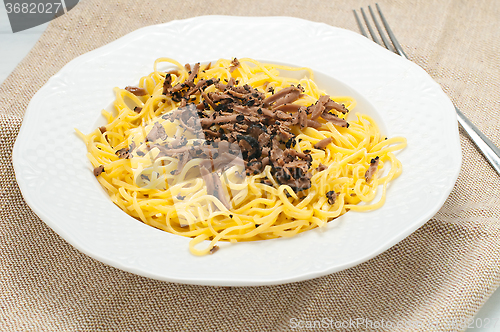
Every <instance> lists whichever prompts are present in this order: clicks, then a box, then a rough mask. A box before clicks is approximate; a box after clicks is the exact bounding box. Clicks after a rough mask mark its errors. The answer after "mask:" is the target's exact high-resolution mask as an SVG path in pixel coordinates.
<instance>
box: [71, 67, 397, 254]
mask: <svg viewBox="0 0 500 332" xmlns="http://www.w3.org/2000/svg"><path fill="white" fill-rule="evenodd" d="M166 64H168V66H170V68H172V65H174V66H175V67H176V68H175V69H172V70H167V72H165V71H160V70H159V69H158V68H159V67H160V65H166ZM197 68H199V71H198V73H197V75H195V76H192V72H191V67H190V66H189V65H186V66H183V65H181V64H180V63H178V62H177V61H175V60H173V59H169V58H159V59H157V60H156V61H155V63H154V71H153V72H152V73H150V74H149V75H147V76H144V77H142V78H141V79H140V80H139V84H138V85H137V87H136V88H131V87H127V88H126V89H122V88H115V94H116V99H115V101H114V108H115V112H113V113H110V112H107V111H105V110H103V111H102V114H103V115H104V117H105V118H106V120H107V124H106V125H105V126H103V127H100V128H98V129H96V130H94V131H93V132H91V133H90V134H88V135H85V134H82V133H81V132H80V131H78V130H76V131H77V133H78V135H79V136H80V137H81V138H82V139H83V140H84V142H85V144H86V146H87V149H88V153H87V156H88V158H89V160H90V162H91V163H92V165H93V167H94V175H96V178H97V180H98V181H99V183H100V184H101V185H102V186H103V187H104V188H105V190H106V191H107V192H108V194H109V195H110V198H111V200H112V201H113V202H114V203H115V204H116V205H117V206H119V207H120V208H121V209H122V210H123V211H125V212H126V213H128V214H129V215H131V216H132V217H134V218H136V219H139V220H141V221H142V222H144V223H145V224H148V225H151V226H154V227H156V228H159V229H161V230H164V231H167V232H170V233H173V234H177V235H182V236H186V237H191V238H192V240H191V241H190V245H189V249H190V251H191V252H192V253H193V254H195V255H205V254H208V253H213V252H215V251H216V250H217V249H218V246H217V245H216V244H217V242H218V241H230V242H239V241H253V240H264V239H274V238H279V237H291V236H294V235H296V234H298V233H300V232H304V231H307V230H310V229H313V228H316V227H323V226H325V225H326V224H327V223H328V222H329V221H331V220H333V219H334V218H337V217H339V216H341V215H343V214H344V213H346V212H347V211H349V210H352V211H370V210H374V209H378V208H380V207H381V206H382V205H383V204H384V202H385V195H386V188H387V185H388V183H389V182H390V181H391V180H393V179H395V178H397V177H398V176H399V175H400V174H401V171H402V166H401V163H400V161H399V160H398V159H397V158H396V157H395V155H394V153H393V152H394V151H397V150H401V149H403V148H404V147H405V146H406V139H405V138H403V137H393V138H387V137H385V136H383V135H382V134H381V133H380V131H379V129H378V127H377V125H376V123H375V122H374V121H373V119H371V118H370V117H369V116H367V115H363V114H359V113H356V114H355V119H351V118H349V123H348V125H347V127H344V126H338V125H336V124H335V123H334V122H331V121H326V120H324V119H322V118H318V119H317V120H316V121H317V122H319V123H320V124H321V125H320V126H318V125H316V126H305V127H302V126H299V125H296V126H293V127H292V128H291V132H292V133H293V135H294V138H293V140H294V142H292V143H293V144H291V145H290V146H287V147H288V148H290V149H294V150H295V151H296V152H297V155H303V154H304V153H307V154H310V155H311V157H312V160H310V161H309V164H310V168H309V169H308V172H309V173H310V174H308V177H309V178H310V186H309V187H305V188H302V189H297V188H294V187H293V186H290V185H288V184H283V183H282V182H280V181H279V180H277V178H276V175H275V173H273V172H274V170H273V167H272V165H269V164H268V165H266V166H265V167H262V170H261V171H254V172H253V173H248V170H247V175H246V176H245V173H244V172H245V168H244V165H243V164H242V163H240V164H238V163H234V164H229V165H226V167H225V168H224V170H223V171H221V170H220V169H219V170H214V168H213V167H212V174H213V175H212V176H215V178H212V177H210V176H211V175H210V174H209V175H208V177H207V175H206V174H205V176H200V165H203V163H205V165H207V161H206V160H205V161H204V160H203V159H202V158H191V159H189V160H187V161H186V160H184V161H181V160H182V158H180V157H179V156H176V155H175V154H169V153H168V151H167V152H165V151H163V150H164V149H163V150H162V148H161V146H160V145H156V147H153V148H151V145H148V144H150V143H151V141H152V139H149V140H148V133H152V132H153V131H155V130H158V129H159V130H160V131H161V132H162V133H163V132H164V135H163V137H162V139H163V141H164V142H166V143H168V144H169V145H168V144H167V145H165V146H173V144H174V143H175V142H176V143H179V140H183V142H182V144H181V145H184V146H190V147H194V146H196V145H198V144H203V140H204V135H203V132H202V135H199V134H200V132H197V133H196V132H189V131H188V130H186V129H185V127H183V125H182V124H181V123H180V122H179V121H181V120H172V119H171V118H169V117H166V116H165V115H168V114H174V113H173V112H175V111H176V110H177V109H179V108H180V107H185V106H186V100H178V99H176V98H172V97H171V96H169V95H166V94H165V90H166V86H168V87H173V89H174V90H175V89H176V86H177V85H178V86H179V87H180V86H181V84H182V83H184V82H186V81H187V80H189V79H191V82H194V84H196V83H198V82H199V83H200V84H201V82H202V81H201V80H210V79H213V78H218V79H220V82H222V83H227V84H228V85H230V84H231V83H228V82H233V84H234V86H241V87H243V86H245V85H248V86H250V87H251V88H253V89H255V90H257V91H258V92H259V93H262V94H263V96H264V98H268V97H270V96H272V95H273V94H276V93H278V92H279V91H280V90H283V89H286V88H287V87H291V86H294V87H299V88H300V89H301V91H302V92H301V94H300V97H299V98H298V99H297V100H295V101H294V102H293V104H296V105H299V106H303V109H305V107H309V106H311V105H313V104H314V103H316V102H317V101H318V99H319V98H320V97H321V96H325V95H326V93H325V92H324V91H321V90H320V89H319V88H318V87H317V86H316V84H315V83H314V75H313V72H312V71H311V70H310V69H308V68H295V67H287V66H282V65H274V64H267V63H260V62H258V61H255V60H253V59H248V58H245V59H238V60H236V59H233V60H228V59H220V60H218V61H217V62H215V63H210V64H202V65H198V67H197ZM280 71H281V72H285V71H286V72H301V73H306V74H305V75H304V77H303V78H301V79H296V78H291V77H283V76H282V75H281V74H280ZM190 75H191V76H190ZM289 76H293V75H289ZM193 77H195V78H194V81H193ZM166 79H168V80H171V84H170V83H169V82H170V81H168V82H165V81H166ZM200 84H199V85H200ZM192 85H193V84H191V86H192ZM185 86H186V87H187V88H189V86H187V85H185ZM200 90H201V89H200ZM137 91H139V93H137ZM213 91H216V87H215V85H208V86H206V87H205V89H204V91H202V93H203V92H204V93H210V92H213ZM252 91H254V90H252ZM141 92H142V93H141ZM212 96H213V95H212ZM205 97H206V96H205ZM203 98H204V96H202V95H201V94H200V93H198V94H196V95H193V96H191V97H190V99H189V100H188V102H192V103H193V104H196V105H203ZM330 98H331V100H333V101H335V102H336V103H338V104H343V105H344V106H345V108H346V109H347V110H349V111H352V110H354V109H355V106H356V101H355V100H354V99H353V98H351V97H348V96H339V97H330ZM204 106H205V107H206V109H207V112H208V114H211V113H213V112H215V111H214V110H213V107H212V106H214V105H213V104H212V105H207V104H206V103H205V105H204ZM299 106H297V107H299ZM259 112H260V109H259ZM335 113H336V114H334V115H335V117H338V118H339V119H344V118H346V116H347V114H343V113H341V112H335ZM259 114H260V113H259ZM289 114H292V116H293V110H292V111H291V112H290V113H289ZM304 114H305V113H304ZM213 117H214V118H215V115H214V116H213ZM288 117H289V116H288ZM325 117H326V116H325ZM201 121H204V120H203V119H201ZM206 121H208V120H206ZM306 121H307V120H306ZM190 123H191V125H192V124H193V121H191V122H190ZM160 126H161V128H160ZM234 126H236V124H234ZM211 128H212V130H214V132H216V131H219V132H221V133H222V132H223V130H222V129H221V128H223V125H222V123H215V124H214V125H213V126H212V127H211ZM224 128H227V127H224ZM153 139H155V137H153ZM325 139H326V140H325ZM200 142H201V143H200ZM318 142H322V144H318ZM325 142H326V144H324V143H325ZM244 144H245V143H244ZM318 145H326V146H321V147H318ZM283 149H285V148H283ZM162 151H163V152H162ZM175 151H177V150H175ZM179 151H181V150H179ZM240 156H241V155H240ZM235 160H240V161H241V159H238V158H236V159H235ZM375 161H376V162H375ZM245 165H248V163H247V162H246V161H245ZM212 166H213V161H212ZM207 168H208V169H210V165H208V166H207ZM205 173H206V171H205ZM193 174H195V176H193ZM368 174H370V175H368ZM202 175H203V173H202ZM207 179H209V180H207ZM211 179H215V180H216V181H215V182H216V183H220V184H221V185H222V187H223V188H222V189H223V190H222V189H221V190H222V191H219V192H224V193H225V196H226V197H227V200H228V202H224V199H222V196H220V195H217V194H213V193H210V192H208V191H209V189H207V185H208V183H207V181H212V180H211ZM219 189H220V188H219ZM380 190H381V191H382V192H381V195H378V197H380V198H379V199H377V201H376V202H373V201H374V198H375V197H376V196H377V192H378V191H380ZM205 240H209V241H210V242H209V244H208V245H203V244H201V243H202V242H204V241H205Z"/></svg>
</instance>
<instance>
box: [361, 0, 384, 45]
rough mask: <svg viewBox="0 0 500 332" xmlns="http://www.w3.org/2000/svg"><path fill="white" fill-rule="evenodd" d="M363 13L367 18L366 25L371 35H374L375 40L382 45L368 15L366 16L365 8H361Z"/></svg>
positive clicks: (365, 18) (364, 17)
mask: <svg viewBox="0 0 500 332" xmlns="http://www.w3.org/2000/svg"><path fill="white" fill-rule="evenodd" d="M361 15H363V19H364V20H365V24H366V27H367V28H368V31H370V35H371V36H372V39H373V41H374V42H376V43H377V44H379V45H381V46H382V43H381V42H380V40H379V39H378V37H377V35H376V34H375V32H374V31H373V29H372V25H371V24H370V21H369V20H368V17H366V14H365V11H364V10H363V8H361Z"/></svg>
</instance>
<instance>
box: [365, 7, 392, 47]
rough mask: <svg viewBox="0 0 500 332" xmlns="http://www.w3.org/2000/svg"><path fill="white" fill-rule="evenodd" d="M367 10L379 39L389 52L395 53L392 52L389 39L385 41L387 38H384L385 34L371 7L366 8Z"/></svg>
mask: <svg viewBox="0 0 500 332" xmlns="http://www.w3.org/2000/svg"><path fill="white" fill-rule="evenodd" d="M368 10H369V11H370V15H371V16H372V19H373V23H375V27H376V28H377V30H378V33H379V35H380V37H381V38H382V41H383V42H384V45H385V47H386V48H387V49H388V50H389V51H392V52H394V53H396V51H395V50H394V47H392V45H391V43H390V42H389V39H387V37H386V36H385V33H383V31H382V27H381V26H380V24H378V20H377V17H376V16H375V14H374V13H373V10H372V7H371V6H368Z"/></svg>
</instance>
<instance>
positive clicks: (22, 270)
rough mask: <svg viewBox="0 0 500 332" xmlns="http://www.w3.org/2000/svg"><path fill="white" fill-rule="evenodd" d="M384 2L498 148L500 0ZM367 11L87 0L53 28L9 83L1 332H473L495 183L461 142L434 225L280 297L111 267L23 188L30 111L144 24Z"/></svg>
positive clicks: (411, 50)
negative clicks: (78, 66) (19, 177)
mask: <svg viewBox="0 0 500 332" xmlns="http://www.w3.org/2000/svg"><path fill="white" fill-rule="evenodd" d="M379 3H380V5H381V6H382V8H383V9H384V12H385V15H386V17H387V18H388V20H389V22H391V23H392V25H393V28H394V30H395V32H396V35H397V36H398V38H399V39H400V41H401V43H402V44H403V47H404V48H405V50H406V52H407V54H408V55H409V56H410V58H411V59H412V60H413V61H415V62H416V63H417V64H419V65H420V66H422V67H423V68H424V69H425V70H427V72H428V73H429V74H430V75H431V76H433V77H434V78H435V79H436V81H437V82H438V83H440V84H441V86H442V87H443V89H444V90H445V92H446V93H447V94H448V95H449V96H450V98H451V99H452V100H453V101H454V102H455V104H456V105H457V106H458V107H459V108H461V109H462V111H463V112H464V113H466V115H467V116H468V117H469V118H470V119H471V120H472V121H473V122H475V123H476V124H477V125H478V126H479V127H480V128H481V129H482V130H483V131H484V133H486V134H487V135H488V136H489V137H490V138H492V140H493V141H494V142H496V144H497V145H500V134H499V132H500V130H499V129H500V110H499V106H500V105H499V100H500V92H499V91H500V71H499V70H498V68H500V57H499V56H498V54H500V41H499V39H498V38H497V37H498V36H500V29H499V24H498V18H499V17H500V2H498V1H495V0H484V1H474V2H472V1H469V2H467V1H463V0H462V1H460V0H455V1H453V0H447V1H441V0H439V1H438V0H436V1H430V0H429V1H426V0H421V1H413V2H412V3H410V2H407V1H404V0H394V1H389V0H387V1H383V0H381V1H379ZM368 4H369V2H368V1H342V2H338V3H337V2H334V1H307V2H305V1H302V2H293V1H286V0H283V1H271V0H265V1H189V0H185V1H176V2H173V1H168V2H167V1H165V2H161V3H160V1H139V0H138V1H120V2H114V1H99V0H85V1H82V2H81V3H80V4H79V5H78V6H77V7H76V8H75V9H73V10H72V11H71V12H69V13H68V14H66V15H63V16H62V17H60V18H58V19H57V20H55V21H53V22H52V23H50V25H49V27H48V29H47V31H46V32H45V33H44V34H43V36H42V37H41V39H40V40H39V41H38V43H37V44H36V45H35V47H34V48H33V50H32V51H31V52H30V53H29V55H28V56H27V57H26V58H25V59H24V60H23V61H22V62H21V63H20V64H19V66H18V67H17V68H16V70H15V71H14V72H13V73H12V75H10V76H9V78H8V79H7V80H6V81H5V82H4V83H3V84H2V85H1V86H0V126H1V131H0V142H1V146H0V169H1V172H0V174H1V178H0V184H1V187H0V216H1V220H0V223H1V226H0V227H1V228H0V229H1V230H0V282H1V288H0V330H1V331H96V330H97V331H135V330H144V331H288V330H345V331H348V330H349V331H355V330H379V331H380V330H391V328H390V326H391V324H393V325H392V326H393V328H392V330H395V331H403V330H408V331H432V330H439V331H454V330H464V328H462V327H460V326H459V325H460V324H458V325H457V324H456V323H457V322H460V320H464V319H468V318H471V317H472V316H473V315H474V314H475V313H476V312H477V310H478V309H479V308H480V307H481V305H482V304H483V303H484V302H485V301H486V300H487V299H488V297H489V295H490V294H492V292H493V291H494V290H495V289H496V288H497V286H498V284H499V281H500V269H499V261H500V240H499V239H500V230H499V226H500V218H499V217H500V208H499V206H500V199H499V196H500V195H498V188H499V187H500V177H499V176H498V175H497V174H496V173H495V172H494V171H493V170H492V168H491V167H490V166H489V165H488V164H487V163H486V161H485V160H484V159H483V158H482V156H481V155H480V154H479V153H478V152H477V150H476V149H475V148H474V147H473V145H472V144H471V143H470V142H469V140H468V139H466V138H465V137H464V136H463V135H462V138H461V140H462V147H463V156H464V158H463V160H464V162H463V166H462V172H461V174H460V177H459V179H458V182H457V184H456V186H455V189H454V190H453V192H452V193H451V195H450V197H449V199H448V200H447V201H446V203H445V205H444V206H443V208H442V209H441V210H440V211H439V212H438V213H437V214H436V215H435V216H434V217H433V218H432V219H431V220H430V221H429V222H428V223H427V224H425V225H424V226H423V227H421V228H420V229H419V230H418V231H416V232H415V233H413V234H412V235H411V236H409V237H408V238H407V239H406V240H404V241H402V242H401V243H399V244H398V245H396V246H394V247H393V248H391V249H390V250H388V251H386V252H384V253H383V254H381V255H379V256H378V257H376V258H374V259H372V260H370V261H368V262H366V263H364V264H361V265H359V266H356V267H354V268H351V269H348V270H345V271H342V272H339V273H336V274H332V275H329V276H325V277H322V278H318V279H315V280H310V281H305V282H299V283H293V284H287V285H279V286H271V287H231V288H226V287H204V286H189V285H180V284H174V283H168V282H160V281H156V280H150V279H147V278H143V277H139V276H136V275H133V274H129V273H127V272H123V271H120V270H117V269H114V268H112V267H109V266H106V265H104V264H102V263H100V262H98V261H95V260H93V259H91V258H89V257H87V256H85V255H83V254H81V253H80V252H78V251H77V250H76V249H74V248H73V247H71V246H70V245H69V244H67V243H66V242H65V241H64V240H62V239H61V238H60V237H59V236H58V235H57V234H55V233H54V232H53V231H52V230H51V229H49V228H48V227H47V226H46V225H45V224H44V223H43V222H42V221H40V219H39V218H38V217H37V216H36V215H35V214H34V213H33V212H32V211H31V210H30V208H29V207H28V206H27V205H26V204H25V203H24V201H23V198H22V196H21V193H20V192H19V189H18V187H17V184H16V181H15V177H14V171H13V168H12V162H11V151H12V146H13V143H14V141H15V139H16V136H17V133H18V130H19V128H20V125H21V122H22V118H23V113H24V111H25V109H26V106H27V105H28V102H29V100H30V98H31V97H32V96H33V95H34V94H35V93H36V91H37V90H38V89H39V88H40V87H41V86H42V85H43V84H44V83H45V82H46V81H47V80H48V78H49V77H50V76H52V75H53V74H55V73H56V72H57V71H58V70H59V69H61V68H62V67H63V66H64V65H65V64H66V63H67V62H69V61H70V60H71V59H73V58H75V57H77V56H79V55H81V54H83V53H85V52H88V51H90V50H93V49H95V48H97V47H99V46H102V45H104V44H106V43H108V42H110V41H113V40H115V39H117V38H119V37H121V36H123V35H125V34H127V33H128V32H131V31H133V30H135V29H137V28H140V27H143V26H146V25H151V24H157V23H163V22H168V21H170V20H173V19H182V18H188V17H192V16H198V15H208V14H226V15H249V16H267V15H286V16H295V17H300V18H304V19H309V20H312V21H319V22H324V23H328V24H332V25H335V26H339V27H343V28H347V29H351V30H354V31H357V27H356V25H355V21H354V18H353V15H352V9H353V8H359V7H360V6H366V5H368ZM402 222H404V221H402ZM388 322H391V324H388ZM398 322H399V323H400V324H406V327H404V325H400V326H399V327H396V324H397V323H398ZM432 323H434V327H433V326H432V325H431V324H432ZM314 324H316V328H308V327H310V326H313V325H314ZM383 324H386V325H383ZM419 324H421V325H420V326H419ZM327 325H328V326H329V328H326V326H327ZM335 326H337V327H338V328H335ZM342 326H343V327H342ZM356 326H357V327H356Z"/></svg>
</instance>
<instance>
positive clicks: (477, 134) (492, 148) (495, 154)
mask: <svg viewBox="0 0 500 332" xmlns="http://www.w3.org/2000/svg"><path fill="white" fill-rule="evenodd" d="M375 5H376V6H377V11H378V14H379V16H380V19H381V20H382V23H383V24H384V27H385V30H386V31H387V35H389V38H390V40H391V41H392V45H391V43H390V42H389V40H388V39H387V37H386V35H385V33H384V32H383V30H382V28H381V26H380V24H379V21H378V19H377V17H376V16H375V13H374V12H373V10H372V8H371V7H370V6H368V10H369V11H370V15H371V17H372V20H373V23H374V24H375V27H376V28H377V30H378V33H379V35H380V37H381V38H382V42H383V44H382V43H381V42H380V39H379V38H378V37H377V35H376V33H375V31H374V30H373V28H372V26H371V24H370V21H369V20H368V17H367V15H366V14H365V11H364V10H363V8H361V15H362V16H363V19H364V21H365V24H366V27H367V28H368V31H369V32H370V35H371V36H372V39H373V41H374V42H376V43H377V44H379V45H381V46H384V45H385V47H386V48H387V49H388V50H390V51H392V52H394V53H396V54H399V55H400V56H402V57H403V58H405V59H408V57H407V56H406V54H405V52H404V51H403V49H402V48H401V45H400V44H399V42H398V41H397V39H396V37H395V36H394V33H393V32H392V30H391V28H390V27H389V24H388V23H387V21H386V19H385V17H384V15H383V14H382V11H381V10H380V7H379V5H378V4H375ZM353 12H354V16H355V17H356V21H357V22H358V26H359V30H360V31H361V34H362V35H363V36H365V37H367V38H368V35H367V33H366V31H365V29H364V28H363V24H361V20H360V19H359V16H358V14H357V12H356V10H353ZM455 110H456V111H457V118H458V123H459V124H460V125H461V126H462V128H463V129H464V131H465V133H466V134H467V136H469V138H470V139H471V140H472V142H474V144H475V145H476V146H477V148H478V149H479V151H480V152H481V153H482V154H483V155H484V157H485V158H486V159H487V160H488V161H489V163H490V164H491V166H492V167H493V168H494V169H495V170H496V171H497V173H498V174H499V175H500V149H499V148H498V147H497V146H496V145H495V144H494V143H493V142H492V141H490V140H489V139H488V138H487V137H486V136H485V135H484V134H483V133H482V132H481V131H480V130H479V129H478V128H477V127H476V126H475V125H474V124H473V123H472V122H470V121H469V119H467V118H466V117H465V115H464V114H463V113H462V112H461V111H460V110H459V109H458V108H457V107H456V106H455Z"/></svg>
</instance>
